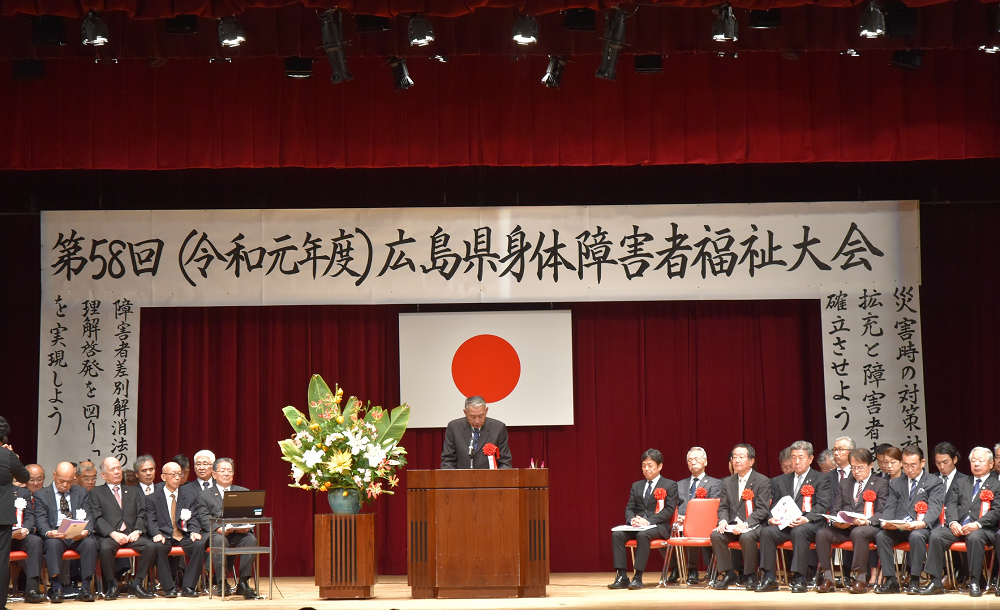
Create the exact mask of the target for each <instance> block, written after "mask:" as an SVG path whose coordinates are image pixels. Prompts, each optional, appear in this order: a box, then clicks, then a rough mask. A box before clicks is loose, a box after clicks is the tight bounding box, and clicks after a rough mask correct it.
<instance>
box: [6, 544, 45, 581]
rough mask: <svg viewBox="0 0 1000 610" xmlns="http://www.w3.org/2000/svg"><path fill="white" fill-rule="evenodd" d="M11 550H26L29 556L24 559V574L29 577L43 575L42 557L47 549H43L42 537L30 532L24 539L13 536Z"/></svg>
mask: <svg viewBox="0 0 1000 610" xmlns="http://www.w3.org/2000/svg"><path fill="white" fill-rule="evenodd" d="M11 538H12V539H11V543H10V550H12V551H24V552H25V553H27V554H28V558H27V559H26V560H25V561H24V575H25V576H26V577H28V578H40V577H41V575H42V558H43V557H44V556H45V551H43V550H42V539H41V538H39V537H38V536H36V535H34V534H28V535H27V536H25V537H24V539H23V540H14V539H13V536H12V537H11Z"/></svg>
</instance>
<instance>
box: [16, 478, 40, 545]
mask: <svg viewBox="0 0 1000 610" xmlns="http://www.w3.org/2000/svg"><path fill="white" fill-rule="evenodd" d="M17 498H24V504H25V506H24V510H23V511H22V514H21V527H23V528H25V529H27V530H28V533H29V534H34V533H35V529H36V528H35V511H34V510H32V508H31V492H30V491H28V489H27V488H26V487H15V488H14V499H15V500H16V499H17ZM11 506H13V500H12V501H11ZM14 515H15V520H14V522H13V523H11V525H16V524H17V509H16V508H15V509H14Z"/></svg>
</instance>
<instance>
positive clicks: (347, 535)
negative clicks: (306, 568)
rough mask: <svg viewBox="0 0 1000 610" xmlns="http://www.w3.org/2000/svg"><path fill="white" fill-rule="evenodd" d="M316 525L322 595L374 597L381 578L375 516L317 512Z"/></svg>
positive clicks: (320, 591) (317, 566)
mask: <svg viewBox="0 0 1000 610" xmlns="http://www.w3.org/2000/svg"><path fill="white" fill-rule="evenodd" d="M314 526H315V529H314V530H313V531H314V532H315V533H314V540H315V542H314V544H315V545H316V586H317V587H319V596H320V597H321V598H323V599H349V598H359V597H360V598H368V597H371V596H372V588H373V587H374V586H375V582H376V581H378V568H377V566H378V558H377V556H376V553H375V515H372V514H361V515H330V514H323V515H316V516H315V521H314Z"/></svg>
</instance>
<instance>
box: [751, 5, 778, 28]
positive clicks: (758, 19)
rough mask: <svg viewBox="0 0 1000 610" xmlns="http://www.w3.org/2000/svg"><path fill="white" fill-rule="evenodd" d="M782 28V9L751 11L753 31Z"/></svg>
mask: <svg viewBox="0 0 1000 610" xmlns="http://www.w3.org/2000/svg"><path fill="white" fill-rule="evenodd" d="M780 27H781V9H780V8H772V9H767V10H758V9H754V10H751V11H750V29H751V30H774V29H777V28H780Z"/></svg>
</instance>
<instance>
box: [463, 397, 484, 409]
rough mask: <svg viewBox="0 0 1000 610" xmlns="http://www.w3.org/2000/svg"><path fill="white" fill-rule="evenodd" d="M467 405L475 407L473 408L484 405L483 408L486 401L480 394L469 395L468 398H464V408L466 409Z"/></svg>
mask: <svg viewBox="0 0 1000 610" xmlns="http://www.w3.org/2000/svg"><path fill="white" fill-rule="evenodd" d="M469 407H475V408H479V407H484V408H485V407H486V401H485V400H484V399H483V397H482V396H470V397H468V398H466V399H465V408H466V409H468V408H469Z"/></svg>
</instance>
